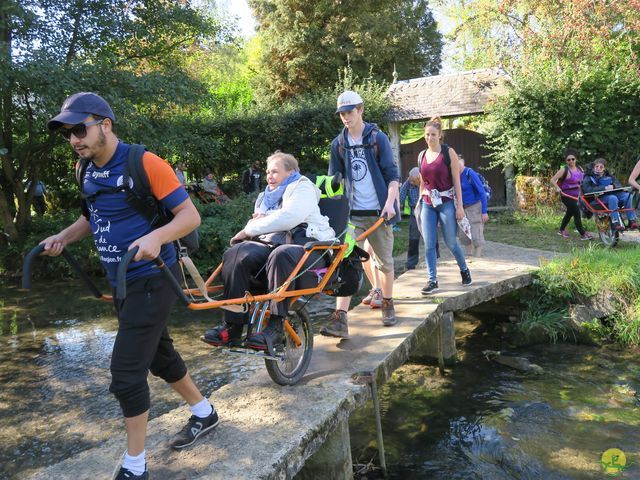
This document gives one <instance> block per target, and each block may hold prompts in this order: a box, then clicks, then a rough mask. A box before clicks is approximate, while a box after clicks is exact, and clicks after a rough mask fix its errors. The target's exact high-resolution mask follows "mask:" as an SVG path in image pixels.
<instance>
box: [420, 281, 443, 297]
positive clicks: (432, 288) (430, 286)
mask: <svg viewBox="0 0 640 480" xmlns="http://www.w3.org/2000/svg"><path fill="white" fill-rule="evenodd" d="M438 290H440V289H439V288H438V281H437V280H430V281H429V283H427V286H426V287H424V288H423V289H422V290H420V293H422V295H429V294H430V293H433V292H437V291H438Z"/></svg>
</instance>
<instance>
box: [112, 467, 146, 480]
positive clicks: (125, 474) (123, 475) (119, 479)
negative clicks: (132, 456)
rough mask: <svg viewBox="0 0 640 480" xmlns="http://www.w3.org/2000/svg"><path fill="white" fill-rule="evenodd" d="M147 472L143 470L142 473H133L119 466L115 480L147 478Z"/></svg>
mask: <svg viewBox="0 0 640 480" xmlns="http://www.w3.org/2000/svg"><path fill="white" fill-rule="evenodd" d="M148 479H149V472H148V471H146V470H145V472H144V473H143V474H142V475H134V474H133V472H131V471H130V470H127V469H126V468H124V467H120V471H119V472H118V475H117V476H116V478H115V480H148Z"/></svg>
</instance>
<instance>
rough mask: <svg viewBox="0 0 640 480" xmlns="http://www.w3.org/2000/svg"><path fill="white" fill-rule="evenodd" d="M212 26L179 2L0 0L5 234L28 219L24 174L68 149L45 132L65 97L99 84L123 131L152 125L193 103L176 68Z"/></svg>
mask: <svg viewBox="0 0 640 480" xmlns="http://www.w3.org/2000/svg"><path fill="white" fill-rule="evenodd" d="M218 30H219V28H218V26H217V24H216V22H215V20H214V19H213V18H211V17H206V16H204V15H202V14H201V13H199V12H198V11H196V10H194V9H193V8H191V6H190V5H189V2H186V1H169V0H153V1H152V0H134V1H131V0H129V1H125V0H55V1H53V0H41V1H36V0H30V1H24V0H23V1H16V0H5V1H3V2H2V3H0V87H1V89H2V90H1V95H0V96H1V100H0V122H1V124H0V152H1V153H0V160H1V161H2V171H1V172H0V185H1V187H2V191H3V194H2V195H0V215H1V217H0V218H1V222H2V226H3V229H4V230H5V231H6V233H7V234H8V235H9V236H10V238H12V239H15V238H17V237H18V236H19V234H20V232H21V231H23V230H24V229H25V228H26V227H27V226H28V224H29V221H30V203H31V199H32V195H33V193H32V192H27V193H25V192H24V186H25V184H26V183H27V181H28V180H37V179H39V178H41V177H43V176H47V170H48V169H52V170H53V169H56V168H58V167H59V165H58V162H59V160H58V161H56V159H63V158H69V157H68V155H69V154H68V153H67V152H68V149H62V148H60V147H61V142H60V140H59V139H57V138H55V137H53V136H51V135H49V134H48V133H47V132H45V125H46V121H47V119H48V118H50V117H51V114H52V113H53V112H55V111H57V110H58V109H59V108H60V104H61V103H62V101H63V100H64V98H65V97H66V96H67V95H69V94H71V93H73V92H76V91H82V90H89V91H97V92H100V94H102V95H103V96H104V97H105V98H107V99H108V100H109V102H110V103H111V104H112V106H113V107H114V110H116V111H117V112H119V113H118V116H117V120H119V123H120V126H121V128H122V129H123V130H127V129H130V126H132V125H135V126H136V131H138V132H140V133H141V134H142V133H143V132H151V131H152V130H153V126H154V123H155V122H156V121H157V120H158V119H162V118H166V117H168V116H171V115H175V114H177V113H182V112H185V111H189V110H193V107H194V106H195V105H197V100H196V99H197V97H198V94H200V93H202V92H203V91H204V89H203V87H202V85H201V84H200V83H199V82H197V81H194V80H193V79H192V78H191V77H189V76H188V75H187V74H186V73H185V70H184V69H183V68H181V62H182V56H183V53H184V52H185V51H186V50H187V49H188V48H189V47H191V46H193V45H194V44H197V43H198V42H199V41H201V39H202V38H204V37H207V36H209V37H211V36H214V35H215V33H216V32H217V31H218ZM165 133H166V132H165ZM52 160H53V162H52ZM35 183H36V182H35V181H32V182H31V184H32V185H35Z"/></svg>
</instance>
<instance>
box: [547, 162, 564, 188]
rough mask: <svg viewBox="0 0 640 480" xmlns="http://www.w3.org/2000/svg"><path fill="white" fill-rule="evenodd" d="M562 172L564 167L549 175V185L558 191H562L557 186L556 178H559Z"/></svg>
mask: <svg viewBox="0 0 640 480" xmlns="http://www.w3.org/2000/svg"><path fill="white" fill-rule="evenodd" d="M563 174H564V167H561V168H560V170H558V171H557V172H556V174H555V175H554V176H553V177H551V180H550V182H549V183H551V186H552V187H553V189H554V190H555V191H556V192H558V193H560V192H562V189H561V188H560V187H559V186H558V180H560V177H561V176H562V175H563Z"/></svg>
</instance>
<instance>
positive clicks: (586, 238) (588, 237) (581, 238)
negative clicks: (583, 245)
mask: <svg viewBox="0 0 640 480" xmlns="http://www.w3.org/2000/svg"><path fill="white" fill-rule="evenodd" d="M580 240H593V235H591V234H590V233H589V232H584V235H580Z"/></svg>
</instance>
